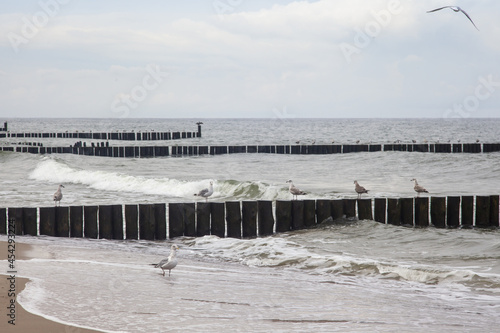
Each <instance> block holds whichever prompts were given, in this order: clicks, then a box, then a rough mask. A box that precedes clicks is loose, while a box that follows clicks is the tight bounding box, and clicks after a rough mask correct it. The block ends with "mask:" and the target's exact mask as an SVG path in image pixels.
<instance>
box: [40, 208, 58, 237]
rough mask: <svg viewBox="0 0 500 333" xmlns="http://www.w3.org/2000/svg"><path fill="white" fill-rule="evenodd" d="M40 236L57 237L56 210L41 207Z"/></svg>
mask: <svg viewBox="0 0 500 333" xmlns="http://www.w3.org/2000/svg"><path fill="white" fill-rule="evenodd" d="M40 235H45V236H55V235H56V208H55V207H41V208H40Z"/></svg>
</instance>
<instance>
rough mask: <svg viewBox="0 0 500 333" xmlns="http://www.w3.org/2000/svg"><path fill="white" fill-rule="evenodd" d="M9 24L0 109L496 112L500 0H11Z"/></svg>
mask: <svg viewBox="0 0 500 333" xmlns="http://www.w3.org/2000/svg"><path fill="white" fill-rule="evenodd" d="M449 5H453V6H460V7H461V8H462V9H463V10H465V11H466V12H467V13H468V14H469V15H470V17H471V18H472V20H473V21H474V23H475V24H476V25H477V28H478V29H479V30H477V29H476V28H475V27H474V25H473V24H472V23H471V22H470V21H469V20H468V19H467V17H466V16H465V15H463V14H462V13H460V12H458V13H455V12H454V11H452V10H450V9H443V10H441V11H437V12H433V13H427V11H428V10H431V9H435V8H439V7H442V6H449ZM0 31H1V34H0V118H15V117H54V118H82V117H88V118H485V117H495V118H497V117H499V116H500V1H498V0H461V1H454V0H316V1H312V0H311V1H291V0H277V1H263V0H186V1H178V0H177V1H174V0H163V1H160V0H150V1H119V0H107V1H97V0H37V1H31V0H24V1H3V2H2V4H1V5H0ZM0 120H1V119H0Z"/></svg>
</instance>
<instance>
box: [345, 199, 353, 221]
mask: <svg viewBox="0 0 500 333" xmlns="http://www.w3.org/2000/svg"><path fill="white" fill-rule="evenodd" d="M342 202H343V204H344V207H343V209H344V214H345V216H346V218H353V217H356V199H342Z"/></svg>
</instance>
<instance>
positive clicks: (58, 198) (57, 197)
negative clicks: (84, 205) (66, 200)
mask: <svg viewBox="0 0 500 333" xmlns="http://www.w3.org/2000/svg"><path fill="white" fill-rule="evenodd" d="M61 188H64V186H63V185H59V187H58V188H57V191H56V193H54V205H55V206H57V202H59V206H61V199H62V197H63V195H62V192H61Z"/></svg>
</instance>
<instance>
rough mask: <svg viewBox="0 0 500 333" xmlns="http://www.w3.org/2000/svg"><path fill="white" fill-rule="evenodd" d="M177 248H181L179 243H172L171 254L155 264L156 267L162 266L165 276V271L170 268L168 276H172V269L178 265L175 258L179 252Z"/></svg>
mask: <svg viewBox="0 0 500 333" xmlns="http://www.w3.org/2000/svg"><path fill="white" fill-rule="evenodd" d="M177 250H179V247H178V246H177V245H175V244H174V245H172V246H171V247H170V255H169V256H168V258H165V259H162V260H161V261H160V262H159V263H157V264H153V265H154V266H155V268H158V267H160V268H161V270H162V271H163V276H165V271H166V270H168V276H170V271H171V270H172V269H174V268H175V266H177V259H176V258H175V254H176V253H177Z"/></svg>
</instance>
